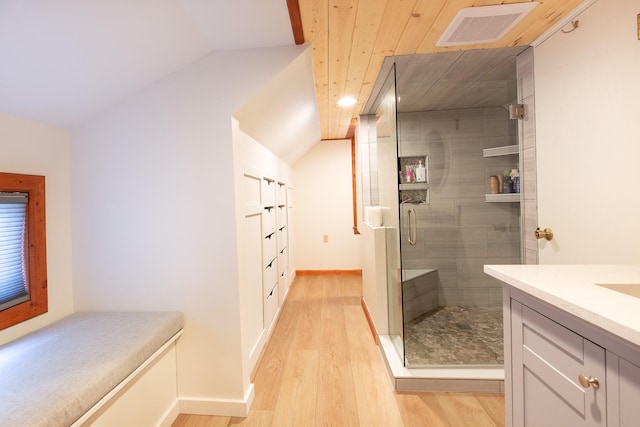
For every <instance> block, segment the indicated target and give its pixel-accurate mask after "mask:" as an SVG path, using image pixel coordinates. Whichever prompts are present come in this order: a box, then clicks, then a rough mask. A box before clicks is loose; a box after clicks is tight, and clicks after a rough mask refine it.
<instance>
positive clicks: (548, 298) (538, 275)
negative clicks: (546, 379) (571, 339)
mask: <svg viewBox="0 0 640 427" xmlns="http://www.w3.org/2000/svg"><path fill="white" fill-rule="evenodd" d="M484 272H485V273H487V274H489V275H491V276H493V277H495V278H497V279H499V280H501V281H502V282H505V283H507V284H509V285H511V286H513V287H514V288H516V289H519V290H521V291H523V292H525V293H527V294H530V295H532V296H534V297H536V298H538V299H540V300H542V301H545V302H547V303H549V304H551V305H553V306H555V307H557V308H559V309H561V310H564V311H566V312H569V313H571V314H573V315H575V316H577V317H579V318H581V319H583V320H585V321H587V322H589V323H592V324H594V325H596V326H599V327H600V328H602V329H604V330H606V331H608V332H610V333H612V334H614V335H617V336H619V337H621V338H623V339H625V340H627V341H629V342H631V343H633V344H636V345H640V298H636V297H633V296H629V295H626V294H623V293H620V292H616V291H614V290H611V289H607V288H604V287H601V286H597V285H596V284H597V283H599V284H640V265H635V264H633V265H632V264H628V265H627V264H625V265H485V266H484Z"/></svg>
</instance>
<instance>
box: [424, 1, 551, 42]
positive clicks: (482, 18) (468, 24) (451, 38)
mask: <svg viewBox="0 0 640 427" xmlns="http://www.w3.org/2000/svg"><path fill="white" fill-rule="evenodd" d="M537 5H538V2H535V1H532V2H527V3H511V4H500V5H496V6H479V7H468V8H465V9H462V10H460V12H458V14H457V15H456V17H455V18H453V21H451V24H449V27H448V28H447V29H446V30H445V32H444V34H442V37H440V40H438V42H437V43H436V46H460V45H467V44H483V43H492V42H495V41H498V40H500V39H501V38H502V37H503V36H504V35H505V34H506V33H507V32H508V31H509V30H510V29H512V28H513V27H514V26H515V25H516V24H517V23H518V22H520V20H521V19H522V18H524V17H525V15H526V14H527V13H529V12H531V10H532V9H533V8H534V7H536V6H537Z"/></svg>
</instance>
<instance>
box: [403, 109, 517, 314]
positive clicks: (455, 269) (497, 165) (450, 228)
mask: <svg viewBox="0 0 640 427" xmlns="http://www.w3.org/2000/svg"><path fill="white" fill-rule="evenodd" d="M398 125H399V139H400V151H399V155H400V156H403V157H412V156H424V155H426V156H428V157H429V159H428V168H429V171H428V175H429V192H430V196H429V198H430V202H429V204H425V205H402V208H401V226H402V227H403V230H407V228H406V227H407V225H408V224H407V210H408V209H410V208H413V209H415V211H416V219H417V229H418V236H417V237H418V238H417V244H416V245H415V246H411V245H409V243H408V242H407V241H406V240H403V241H402V243H401V245H402V253H403V266H402V267H403V268H404V269H436V270H437V271H438V278H439V293H438V300H439V304H440V305H463V306H470V305H492V306H496V305H500V304H501V303H502V296H501V285H500V283H499V282H498V281H497V280H495V279H493V278H491V277H489V276H487V275H486V274H484V272H483V266H484V265H485V264H519V263H520V262H521V255H520V237H521V236H520V204H519V203H487V202H485V198H484V195H485V193H488V192H489V176H491V175H497V174H503V172H504V171H505V170H507V169H508V170H511V169H512V168H517V167H518V164H519V159H518V155H508V156H501V157H490V158H483V156H482V150H483V149H484V148H490V147H498V146H504V145H513V144H517V123H516V122H515V121H513V120H509V115H508V112H507V110H506V109H504V108H502V107H496V108H475V109H464V110H449V111H435V112H417V113H402V114H398ZM405 235H406V234H405Z"/></svg>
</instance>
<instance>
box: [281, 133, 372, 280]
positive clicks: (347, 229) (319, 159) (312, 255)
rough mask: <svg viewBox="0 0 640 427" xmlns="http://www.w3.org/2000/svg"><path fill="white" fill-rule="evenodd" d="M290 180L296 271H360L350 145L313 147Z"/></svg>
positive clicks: (333, 143) (325, 143)
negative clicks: (325, 240) (293, 192)
mask: <svg viewBox="0 0 640 427" xmlns="http://www.w3.org/2000/svg"><path fill="white" fill-rule="evenodd" d="M293 177H294V181H295V185H296V197H295V205H294V207H295V213H296V214H295V220H294V227H295V230H296V233H295V239H294V246H295V248H296V249H295V250H296V268H298V269H300V270H334V269H338V270H352V269H356V270H359V269H361V268H362V259H361V247H360V237H359V236H358V235H354V233H353V193H352V184H351V180H352V178H351V141H350V140H336V141H322V142H320V143H319V144H316V145H315V146H314V147H313V148H312V149H311V150H309V151H308V152H307V154H306V155H304V156H303V157H302V158H301V159H300V160H298V162H296V164H295V165H294V166H293ZM325 234H326V235H328V236H329V241H328V243H323V235H325Z"/></svg>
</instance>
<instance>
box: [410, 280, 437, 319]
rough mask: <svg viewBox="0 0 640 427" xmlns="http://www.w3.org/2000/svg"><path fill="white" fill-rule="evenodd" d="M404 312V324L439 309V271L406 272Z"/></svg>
mask: <svg viewBox="0 0 640 427" xmlns="http://www.w3.org/2000/svg"><path fill="white" fill-rule="evenodd" d="M403 274H404V275H403V281H402V312H403V319H404V323H405V324H406V323H409V322H411V321H412V320H415V319H417V318H418V317H420V316H422V315H424V314H425V313H428V312H429V311H431V310H434V309H436V308H438V270H435V269H418V270H404V271H403Z"/></svg>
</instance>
